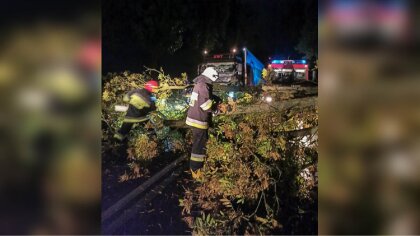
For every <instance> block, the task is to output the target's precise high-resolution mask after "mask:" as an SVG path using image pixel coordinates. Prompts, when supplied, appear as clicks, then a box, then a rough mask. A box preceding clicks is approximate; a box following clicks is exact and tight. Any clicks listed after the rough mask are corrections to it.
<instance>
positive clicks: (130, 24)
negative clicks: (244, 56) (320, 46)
mask: <svg viewBox="0 0 420 236" xmlns="http://www.w3.org/2000/svg"><path fill="white" fill-rule="evenodd" d="M317 8H318V3H317V1H315V0H293V1H292V0H264V1H261V0H212V1H209V0H141V1H134V0H119V1H115V0H105V1H103V2H102V39H103V42H102V43H103V61H102V63H103V64H102V65H103V66H102V70H103V73H104V74H105V73H107V72H120V71H124V70H130V71H132V72H140V71H142V70H143V65H146V66H148V67H154V68H156V67H163V68H164V70H165V71H166V72H168V73H170V74H173V75H177V74H179V73H181V72H187V73H188V74H189V75H190V76H195V75H196V68H197V65H198V64H199V63H200V62H201V60H202V52H203V50H204V49H207V50H209V52H210V53H218V52H228V51H229V50H230V49H231V48H233V47H237V48H238V49H240V48H242V47H244V46H245V47H247V48H248V49H249V50H250V51H251V52H253V53H254V55H256V56H257V57H258V58H259V59H260V60H261V61H262V62H263V63H266V62H267V60H268V57H269V56H272V55H279V56H281V57H285V58H287V57H288V56H290V57H291V59H295V58H299V59H300V58H302V56H305V54H304V53H302V52H304V51H310V52H314V53H315V54H316V53H317V30H318V28H317V14H318V10H317ZM301 41H302V43H301V44H302V45H304V46H303V47H301V48H303V49H302V50H296V47H297V45H298V44H299V42H301ZM308 55H309V54H308Z"/></svg>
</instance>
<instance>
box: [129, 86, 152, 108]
mask: <svg viewBox="0 0 420 236" xmlns="http://www.w3.org/2000/svg"><path fill="white" fill-rule="evenodd" d="M124 101H125V102H128V103H129V104H131V105H133V106H134V107H135V108H137V109H143V108H148V107H151V106H152V100H151V99H150V93H149V92H148V91H147V90H145V89H134V90H131V91H130V92H128V93H127V94H126V95H125V96H124Z"/></svg>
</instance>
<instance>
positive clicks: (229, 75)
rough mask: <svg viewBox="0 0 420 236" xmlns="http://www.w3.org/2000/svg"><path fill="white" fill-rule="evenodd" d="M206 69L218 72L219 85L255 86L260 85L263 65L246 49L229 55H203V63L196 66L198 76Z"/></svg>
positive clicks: (217, 82)
mask: <svg viewBox="0 0 420 236" xmlns="http://www.w3.org/2000/svg"><path fill="white" fill-rule="evenodd" d="M207 67H214V68H215V69H216V71H217V72H219V79H218V80H217V81H216V82H215V83H216V84H219V85H235V86H238V85H239V86H257V85H259V84H260V83H261V76H262V70H263V69H264V64H263V63H261V61H260V60H258V59H257V58H256V57H255V56H254V54H252V53H251V52H250V51H249V50H248V49H246V48H243V50H242V52H237V51H236V50H233V51H232V52H231V53H220V54H213V55H207V54H206V55H205V56H204V59H203V63H201V64H199V65H198V71H197V72H198V74H201V73H202V72H203V71H204V70H205V69H206V68H207Z"/></svg>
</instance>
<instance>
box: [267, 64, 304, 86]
mask: <svg viewBox="0 0 420 236" xmlns="http://www.w3.org/2000/svg"><path fill="white" fill-rule="evenodd" d="M268 68H269V69H271V70H273V71H274V76H275V78H274V80H277V81H282V80H289V81H293V80H309V68H308V64H307V62H306V60H277V59H276V60H272V61H271V62H270V63H269V64H268Z"/></svg>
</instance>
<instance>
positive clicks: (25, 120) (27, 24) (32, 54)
mask: <svg viewBox="0 0 420 236" xmlns="http://www.w3.org/2000/svg"><path fill="white" fill-rule="evenodd" d="M100 30H101V19H100V3H99V2H98V1H96V2H94V1H83V2H77V1H68V2H67V1H64V2H62V1H60V2H57V1H22V0H18V1H9V2H3V3H2V7H1V8H0V35H1V37H0V103H1V109H2V110H1V111H0V173H1V175H0V176H1V178H0V209H1V210H0V233H1V234H99V233H100V200H101V198H100V197H101V194H100V191H101V190H100V189H101V188H100V183H101V182H100V176H101V175H100V169H101V168H100V143H99V142H100V101H99V98H100V69H101V67H100V65H101V35H100V33H101V32H100Z"/></svg>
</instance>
